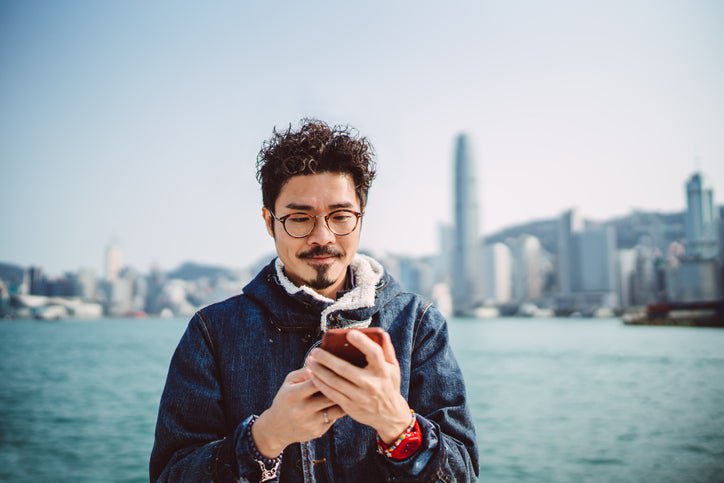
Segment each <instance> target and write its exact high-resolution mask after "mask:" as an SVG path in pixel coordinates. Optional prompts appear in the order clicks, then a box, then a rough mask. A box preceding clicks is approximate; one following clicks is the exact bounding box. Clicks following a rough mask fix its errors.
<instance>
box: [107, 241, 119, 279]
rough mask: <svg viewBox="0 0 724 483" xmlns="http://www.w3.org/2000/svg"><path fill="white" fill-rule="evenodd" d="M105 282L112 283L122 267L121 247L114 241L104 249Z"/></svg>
mask: <svg viewBox="0 0 724 483" xmlns="http://www.w3.org/2000/svg"><path fill="white" fill-rule="evenodd" d="M105 265H106V281H108V282H113V281H115V280H116V279H117V278H118V272H119V271H120V270H121V266H122V265H123V253H122V252H121V247H119V246H118V243H116V242H115V241H113V242H111V243H110V244H109V245H108V246H107V247H106V258H105Z"/></svg>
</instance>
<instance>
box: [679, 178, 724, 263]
mask: <svg viewBox="0 0 724 483" xmlns="http://www.w3.org/2000/svg"><path fill="white" fill-rule="evenodd" d="M715 208H716V207H715V206H714V190H713V189H712V188H711V185H709V183H708V182H707V180H706V179H705V178H704V176H703V175H702V174H701V173H694V174H693V175H691V178H689V180H688V181H687V183H686V214H685V215H684V229H685V231H686V254H687V255H689V256H694V257H700V258H713V257H716V256H717V255H718V253H717V252H718V248H719V247H718V245H719V241H718V239H717V238H718V237H717V235H718V233H717V231H718V226H717V225H718V222H719V210H716V209H715Z"/></svg>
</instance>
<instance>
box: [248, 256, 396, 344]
mask: <svg viewBox="0 0 724 483" xmlns="http://www.w3.org/2000/svg"><path fill="white" fill-rule="evenodd" d="M349 269H350V270H351V271H352V272H353V274H354V279H355V283H354V287H353V288H352V289H351V290H347V291H345V292H342V293H341V294H340V295H341V296H340V297H339V298H338V299H337V300H332V299H329V298H327V297H324V296H322V295H320V294H318V293H317V292H316V291H314V290H312V289H311V288H310V287H307V286H302V287H298V286H296V285H294V284H293V283H292V282H291V281H290V280H289V279H288V278H287V277H286V275H285V274H284V270H283V264H282V263H281V261H280V260H279V259H278V258H277V259H275V260H273V261H272V262H271V263H269V264H268V265H267V266H266V267H264V268H263V269H262V270H261V272H259V274H257V276H256V277H255V278H254V280H252V281H251V282H250V283H249V284H248V285H247V286H246V287H244V294H245V295H247V296H248V297H250V298H252V299H254V300H255V301H257V302H258V303H259V304H261V305H262V306H264V308H265V309H266V310H267V311H268V312H269V313H270V315H271V323H272V324H273V325H274V326H276V327H277V328H278V329H280V330H293V331H313V332H325V331H326V330H327V329H330V328H338V327H367V326H369V325H370V323H371V320H372V316H373V315H374V314H375V313H377V312H378V311H379V310H380V308H381V307H382V306H384V305H385V304H386V303H387V301H389V300H390V299H391V298H392V297H394V295H396V294H397V293H398V292H399V288H398V287H397V284H396V283H395V282H394V281H393V280H392V278H391V277H390V276H389V275H388V274H387V273H385V271H384V269H383V268H382V265H380V264H379V263H378V262H377V261H376V260H374V259H373V258H371V257H367V256H365V255H359V254H358V255H356V256H355V257H354V258H353V259H352V262H351V263H350V267H349Z"/></svg>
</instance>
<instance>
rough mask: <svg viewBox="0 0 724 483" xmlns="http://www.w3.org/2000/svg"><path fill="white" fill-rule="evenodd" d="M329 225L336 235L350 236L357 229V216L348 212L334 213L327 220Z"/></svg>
mask: <svg viewBox="0 0 724 483" xmlns="http://www.w3.org/2000/svg"><path fill="white" fill-rule="evenodd" d="M327 224H328V225H329V229H330V230H332V233H334V234H335V235H348V234H350V233H352V232H353V231H354V229H355V228H356V227H357V215H356V214H355V213H354V212H352V211H348V210H339V211H333V212H332V213H330V214H329V217H328V218H327Z"/></svg>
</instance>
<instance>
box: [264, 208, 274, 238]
mask: <svg viewBox="0 0 724 483" xmlns="http://www.w3.org/2000/svg"><path fill="white" fill-rule="evenodd" d="M261 216H262V218H264V224H265V225H266V231H267V233H269V236H270V237H272V238H274V217H273V216H272V214H271V211H269V210H268V209H266V208H264V207H262V209H261Z"/></svg>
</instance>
